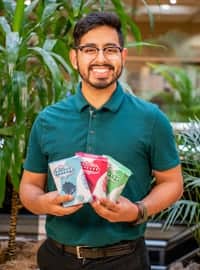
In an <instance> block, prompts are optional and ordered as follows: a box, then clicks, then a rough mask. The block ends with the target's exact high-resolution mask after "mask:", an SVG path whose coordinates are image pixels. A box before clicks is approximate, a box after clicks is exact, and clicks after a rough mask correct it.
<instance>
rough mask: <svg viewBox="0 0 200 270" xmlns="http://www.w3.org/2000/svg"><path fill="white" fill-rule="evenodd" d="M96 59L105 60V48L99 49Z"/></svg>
mask: <svg viewBox="0 0 200 270" xmlns="http://www.w3.org/2000/svg"><path fill="white" fill-rule="evenodd" d="M95 59H96V60H98V61H105V59H106V57H105V55H104V50H103V49H99V50H98V52H97V55H96V58H95Z"/></svg>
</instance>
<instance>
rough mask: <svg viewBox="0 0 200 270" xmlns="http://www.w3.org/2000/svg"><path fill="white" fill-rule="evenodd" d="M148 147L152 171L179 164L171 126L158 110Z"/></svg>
mask: <svg viewBox="0 0 200 270" xmlns="http://www.w3.org/2000/svg"><path fill="white" fill-rule="evenodd" d="M150 145H151V146H150V147H151V163H152V164H151V165H152V168H153V170H160V171H162V170H167V169H170V168H173V167H175V166H177V165H178V164H179V163H180V160H179V155H178V151H177V147H176V141H175V137H174V133H173V129H172V126H171V124H170V122H169V120H168V119H167V117H166V116H165V114H164V113H162V112H161V111H160V110H159V109H157V112H156V118H155V122H154V125H153V129H152V137H151V144H150Z"/></svg>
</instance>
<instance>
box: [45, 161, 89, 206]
mask: <svg viewBox="0 0 200 270" xmlns="http://www.w3.org/2000/svg"><path fill="white" fill-rule="evenodd" d="M49 168H50V171H51V174H52V176H53V179H54V181H55V184H56V187H57V190H58V192H59V193H60V194H61V195H65V194H71V195H72V196H73V197H74V199H73V200H71V201H69V202H64V203H63V206H64V207H67V206H71V205H76V204H81V203H87V202H90V201H92V195H91V192H90V189H89V186H88V183H87V180H86V178H85V175H84V172H83V169H82V166H81V161H80V158H79V157H77V156H74V157H71V158H66V159H61V160H58V161H53V162H50V163H49Z"/></svg>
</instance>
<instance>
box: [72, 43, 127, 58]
mask: <svg viewBox="0 0 200 270" xmlns="http://www.w3.org/2000/svg"><path fill="white" fill-rule="evenodd" d="M75 49H76V50H80V51H81V52H82V53H83V54H84V55H85V56H87V57H91V58H96V57H97V55H98V53H99V51H102V52H103V55H104V57H105V58H109V59H113V58H116V57H118V56H119V55H120V54H121V52H122V48H121V47H118V46H106V47H104V48H102V49H100V48H98V47H95V46H89V45H82V46H77V47H75Z"/></svg>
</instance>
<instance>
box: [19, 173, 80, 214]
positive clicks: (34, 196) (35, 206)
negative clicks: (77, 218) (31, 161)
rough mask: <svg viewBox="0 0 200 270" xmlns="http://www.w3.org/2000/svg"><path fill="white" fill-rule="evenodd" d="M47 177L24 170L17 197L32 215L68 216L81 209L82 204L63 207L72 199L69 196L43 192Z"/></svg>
mask: <svg viewBox="0 0 200 270" xmlns="http://www.w3.org/2000/svg"><path fill="white" fill-rule="evenodd" d="M46 180H47V175H46V174H44V173H34V172H30V171H27V170H24V172H23V175H22V179H21V183H20V189H19V195H20V199H21V202H22V204H23V205H24V207H26V208H27V209H28V210H29V211H31V212H33V213H34V214H38V215H41V214H50V215H55V216H63V215H69V214H72V213H74V212H76V211H77V210H78V209H80V208H81V207H82V204H80V205H76V206H70V207H63V206H62V203H63V202H67V201H70V200H72V199H73V197H72V196H71V195H59V194H58V192H57V191H52V192H47V193H46V192H45V191H44V190H45V185H46Z"/></svg>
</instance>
